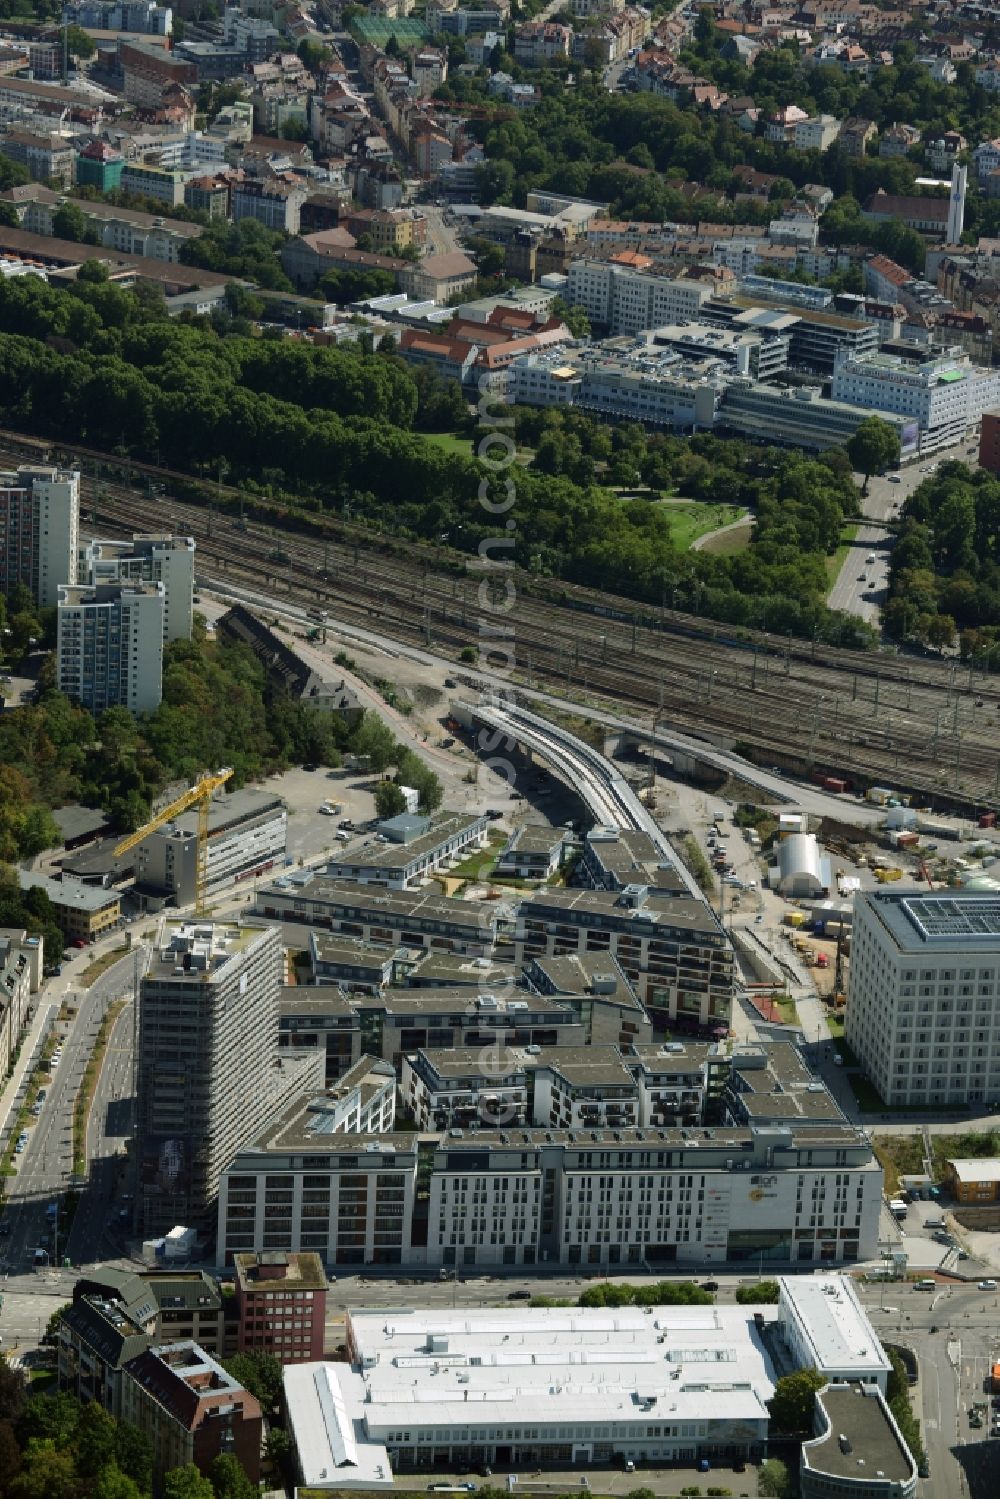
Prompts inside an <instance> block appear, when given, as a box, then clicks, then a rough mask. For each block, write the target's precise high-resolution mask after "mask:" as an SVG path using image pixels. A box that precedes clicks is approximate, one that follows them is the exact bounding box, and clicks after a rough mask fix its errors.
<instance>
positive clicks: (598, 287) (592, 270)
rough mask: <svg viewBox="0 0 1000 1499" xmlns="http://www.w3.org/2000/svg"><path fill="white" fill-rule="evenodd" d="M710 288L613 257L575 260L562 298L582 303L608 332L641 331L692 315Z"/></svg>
mask: <svg viewBox="0 0 1000 1499" xmlns="http://www.w3.org/2000/svg"><path fill="white" fill-rule="evenodd" d="M712 291H713V288H712V286H711V285H710V284H709V283H707V282H703V281H684V280H676V279H675V278H673V277H671V276H661V275H656V274H655V273H651V272H650V271H647V270H642V269H639V268H633V267H631V266H628V265H622V264H620V263H618V264H616V263H615V262H614V261H608V260H574V261H571V263H570V267H569V278H568V283H567V287H566V301H567V302H568V303H569V304H570V306H571V307H584V308H585V309H586V312H587V316H588V317H589V318H590V320H591V322H592V323H599V324H601V325H602V326H603V327H606V328H607V329H608V331H609V332H610V333H641V332H642V330H643V329H644V328H659V327H662V326H663V325H664V324H665V323H679V322H681V321H683V320H684V319H685V318H697V317H698V314H699V312H700V310H701V307H702V304H703V303H704V302H706V301H707V300H708V298H709V297H710V296H711V295H712Z"/></svg>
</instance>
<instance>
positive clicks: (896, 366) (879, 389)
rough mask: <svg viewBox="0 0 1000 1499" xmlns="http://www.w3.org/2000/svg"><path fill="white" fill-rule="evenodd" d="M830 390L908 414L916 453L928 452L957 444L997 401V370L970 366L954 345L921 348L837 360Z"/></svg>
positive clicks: (870, 405)
mask: <svg viewBox="0 0 1000 1499" xmlns="http://www.w3.org/2000/svg"><path fill="white" fill-rule="evenodd" d="M831 394H832V396H833V398H834V400H837V401H848V402H850V403H851V405H853V406H861V407H863V408H865V409H866V410H869V411H872V410H875V411H878V412H879V413H881V412H883V411H890V412H894V413H895V414H896V415H898V416H903V417H907V418H909V420H910V421H912V422H915V423H916V425H917V427H918V428H919V431H920V451H921V453H932V452H936V451H937V450H938V449H939V448H944V447H950V446H951V445H952V444H954V443H956V442H960V441H961V439H962V438H963V437H964V435H965V433H966V431H967V430H968V429H969V427H973V426H975V425H976V423H977V422H978V421H979V419H980V417H981V416H982V415H983V412H984V411H988V410H989V409H990V408H991V407H993V406H996V405H997V404H998V403H1000V371H997V370H992V369H983V368H981V367H980V366H979V365H975V364H973V363H972V362H971V360H970V359H969V356H968V355H967V354H964V353H963V352H962V350H961V349H958V348H954V349H944V350H942V349H937V348H931V349H925V348H924V347H923V346H921V347H920V348H919V349H915V350H914V357H913V358H912V359H910V358H905V359H904V358H903V357H902V356H901V355H899V354H887V353H881V354H873V355H870V356H868V357H865V358H859V359H852V358H841V359H840V360H839V361H838V363H837V367H836V369H835V370H834V374H833V384H832V387H831Z"/></svg>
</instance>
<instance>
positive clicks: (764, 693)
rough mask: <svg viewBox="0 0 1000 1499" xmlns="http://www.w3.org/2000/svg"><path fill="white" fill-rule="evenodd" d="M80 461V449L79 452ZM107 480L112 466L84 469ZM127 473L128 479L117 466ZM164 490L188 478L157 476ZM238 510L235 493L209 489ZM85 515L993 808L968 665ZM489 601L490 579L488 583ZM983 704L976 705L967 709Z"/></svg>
mask: <svg viewBox="0 0 1000 1499" xmlns="http://www.w3.org/2000/svg"><path fill="white" fill-rule="evenodd" d="M48 451H50V445H47V444H43V443H39V442H37V441H36V440H35V439H31V438H24V437H23V436H21V435H20V434H13V433H3V432H0V453H3V454H4V455H5V456H7V457H8V458H9V459H17V460H23V458H24V456H25V455H26V454H27V455H28V456H29V457H32V458H34V459H36V460H37V459H38V458H39V456H41V454H42V453H47V452H48ZM75 451H76V454H77V455H78V456H80V450H79V449H77V450H75ZM82 456H84V457H88V456H89V457H90V458H92V459H93V460H94V461H95V462H100V463H103V464H105V465H108V464H110V465H114V464H115V462H116V460H114V459H113V458H111V457H109V455H105V454H96V453H95V454H89V455H88V454H86V453H84V454H83V455H82ZM128 467H129V468H130V469H132V470H133V471H134V470H136V469H137V468H140V466H139V465H135V464H130V465H128ZM141 471H142V472H144V473H146V474H147V475H149V476H150V477H153V476H160V477H162V478H163V479H164V480H165V481H167V480H171V479H173V480H176V481H177V482H180V481H183V482H184V483H186V484H189V483H191V482H192V479H191V476H190V475H181V474H176V473H174V472H173V471H171V470H167V469H162V468H156V467H154V466H151V465H143V466H141ZM213 489H215V490H216V492H217V493H218V495H219V498H220V501H221V502H225V503H226V504H227V505H232V506H235V505H236V504H237V503H238V502H239V498H240V496H239V491H238V490H236V489H232V488H228V489H227V488H224V487H220V486H213ZM83 490H84V495H83V502H82V514H83V517H84V518H86V517H87V516H88V514H89V515H91V516H93V517H94V524H95V525H96V526H97V528H98V529H99V528H100V527H102V526H103V527H104V528H106V529H108V530H112V531H114V530H118V531H124V532H128V531H131V530H136V529H164V528H166V527H170V528H175V527H176V528H177V529H180V530H183V531H185V532H189V533H191V534H193V535H194V536H195V538H196V540H197V543H198V549H199V564H200V569H201V571H202V573H203V575H209V574H211V573H213V572H214V574H215V576H216V577H217V578H218V579H219V581H223V580H225V581H228V582H230V583H236V584H238V585H239V586H243V587H248V588H250V589H252V590H255V591H258V592H261V593H270V594H272V595H274V596H276V597H280V596H285V597H288V598H289V599H291V600H292V601H293V602H296V603H302V604H307V605H321V606H322V607H324V608H326V609H328V610H329V611H330V612H331V613H332V614H333V615H335V617H337V618H340V619H343V620H344V621H345V622H346V623H355V624H359V625H362V626H365V627H368V628H372V629H375V630H377V631H378V632H379V633H381V634H383V635H387V636H390V637H392V638H395V639H399V640H402V641H405V642H408V643H419V644H424V645H428V646H433V647H435V648H437V649H438V650H439V651H442V652H443V653H444V654H451V655H457V654H458V652H459V651H460V650H461V649H462V648H463V647H465V646H468V645H474V646H476V647H478V648H480V649H481V650H482V651H483V653H484V655H485V652H486V648H487V646H488V645H489V644H490V643H491V642H490V641H489V640H488V639H486V638H480V620H481V618H482V619H483V620H485V621H486V623H487V624H488V625H490V624H494V625H495V624H497V623H498V622H500V623H505V622H506V621H507V620H508V619H509V621H510V628H511V629H512V631H513V635H512V642H511V643H512V648H513V652H514V654H515V656H516V661H517V668H518V676H519V679H520V680H526V681H528V682H529V683H534V682H535V681H536V679H537V680H538V681H539V682H542V681H544V682H545V683H546V684H548V685H550V686H552V687H554V688H559V687H565V688H566V689H567V690H568V691H569V692H573V691H575V690H580V689H582V690H583V691H584V692H586V693H587V694H588V695H589V696H592V697H603V698H605V699H607V700H609V701H610V702H612V703H614V704H618V705H620V704H622V703H625V704H628V705H629V706H630V707H631V709H632V711H633V716H635V714H636V713H637V712H638V713H639V714H640V715H641V714H642V713H643V712H645V713H647V714H649V715H650V716H651V718H658V717H662V720H663V721H664V722H671V723H675V724H676V725H677V726H678V727H682V728H684V729H687V730H689V731H694V732H695V733H697V734H700V735H701V736H702V737H705V738H708V739H711V740H713V741H715V742H719V743H724V744H726V745H730V746H731V745H736V746H738V747H739V748H740V749H741V750H742V751H743V752H744V753H746V754H747V755H748V756H749V757H750V758H752V759H754V760H758V761H762V762H769V763H770V762H774V763H776V764H779V765H781V766H783V767H785V768H788V769H790V770H794V771H796V772H798V773H810V772H813V771H815V772H822V773H825V774H845V775H847V776H849V777H852V778H855V779H857V780H859V781H861V782H863V783H871V782H887V783H888V784H892V785H899V786H901V787H903V786H905V787H907V788H909V789H911V790H913V791H917V792H920V793H922V794H924V795H937V796H940V797H942V798H943V799H944V800H946V801H951V802H953V803H956V804H964V805H965V806H967V807H968V806H1000V678H993V677H985V676H982V675H976V676H974V675H973V673H972V672H970V670H969V669H968V667H964V668H963V667H960V666H958V664H957V663H954V664H950V665H949V664H944V663H940V662H930V661H924V660H919V659H915V658H909V657H900V656H896V655H891V654H885V653H869V654H866V653H863V652H857V653H854V652H849V651H843V650H831V649H828V648H826V647H822V646H817V645H816V644H815V642H808V641H805V642H803V641H793V640H791V639H790V638H788V639H785V638H782V639H776V638H775V637H773V636H770V637H769V636H766V635H763V634H760V633H758V634H754V633H752V632H746V636H745V638H742V637H740V638H737V637H736V636H735V634H734V632H732V631H729V630H727V628H726V627H724V626H718V625H714V624H712V623H711V622H710V621H706V620H704V619H700V618H698V617H697V616H693V615H685V614H683V613H678V612H676V611H673V610H666V609H663V610H657V609H651V608H649V607H648V606H642V605H633V604H632V603H631V602H630V601H628V600H624V599H621V598H618V597H615V596H613V595H606V594H601V593H599V592H598V591H597V590H593V589H586V588H582V587H578V586H574V585H564V584H561V583H554V582H552V581H551V580H539V579H538V578H536V577H533V576H532V575H529V574H522V573H519V572H515V573H513V574H510V575H509V576H510V577H511V578H512V579H513V581H514V583H515V586H516V590H517V596H516V603H515V606H514V608H513V609H512V610H511V611H510V614H509V616H505V615H503V614H491V613H489V612H488V611H487V609H486V608H485V607H483V606H482V605H481V604H480V602H479V590H480V588H481V587H482V586H483V577H484V576H486V577H487V579H488V575H483V574H480V575H478V576H477V575H474V574H472V573H471V572H470V571H464V569H465V568H466V566H467V563H468V559H467V558H466V557H464V556H463V555H460V554H456V553H446V552H443V551H442V550H441V549H439V548H433V547H429V546H423V547H422V546H419V545H412V546H411V545H408V544H403V543H400V542H399V541H398V540H395V539H391V538H382V539H379V540H376V539H375V538H373V537H372V535H371V533H370V532H367V531H365V530H364V529H363V528H361V527H357V526H350V525H349V524H346V523H344V522H342V521H340V520H339V519H337V518H326V519H323V518H318V517H317V518H313V517H311V516H310V517H309V518H308V520H309V522H310V523H313V521H314V519H315V521H316V522H317V523H318V524H319V525H320V527H321V534H320V535H319V536H318V537H316V538H308V537H304V536H302V535H299V534H296V533H295V532H294V531H289V530H284V529H283V530H280V531H275V530H273V529H271V528H270V527H268V526H266V525H262V524H260V523H258V522H255V521H252V522H249V523H247V524H246V525H245V526H241V523H240V522H239V521H238V520H237V519H236V518H234V517H233V516H231V515H229V514H219V513H213V512H211V511H206V509H205V507H203V506H199V505H196V504H192V503H190V502H185V501H181V500H177V499H175V498H173V497H167V496H162V497H151V496H143V495H141V494H137V493H136V492H135V490H134V489H133V488H131V487H130V486H128V485H127V484H122V483H119V482H116V481H114V480H108V479H104V480H100V481H98V482H96V483H95V481H93V480H91V479H85V480H84V485H83ZM486 586H487V587H489V586H490V585H489V582H488V581H487V584H486ZM977 702H978V703H981V706H977Z"/></svg>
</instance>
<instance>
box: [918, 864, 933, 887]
mask: <svg viewBox="0 0 1000 1499" xmlns="http://www.w3.org/2000/svg"><path fill="white" fill-rule="evenodd" d="M920 873H921V874H922V875H923V877H924V879H925V880H926V881H927V883H928V885H930V887H931V889H932V890H933V889H934V881H933V880H932V879H931V872H930V870H929V869H928V868H927V860H926V859H921V860H920Z"/></svg>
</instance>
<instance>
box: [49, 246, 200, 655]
mask: <svg viewBox="0 0 1000 1499" xmlns="http://www.w3.org/2000/svg"><path fill="white" fill-rule="evenodd" d="M136 253H141V254H146V253H147V252H146V251H141V252H139V251H137V252H136ZM194 554H195V544H194V537H193V536H170V535H168V534H167V533H166V532H164V533H161V534H157V535H148V536H138V535H137V536H133V537H132V540H131V541H101V540H98V539H97V538H93V539H91V540H90V541H88V542H87V544H86V545H85V546H82V547H81V548H80V555H79V560H78V568H77V577H78V579H79V581H80V582H81V583H86V584H89V585H90V586H92V587H96V586H97V585H99V584H102V583H104V584H111V583H130V582H132V583H162V584H163V640H164V644H166V643H167V642H169V641H171V640H189V639H190V638H191V626H192V623H193V620H194Z"/></svg>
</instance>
